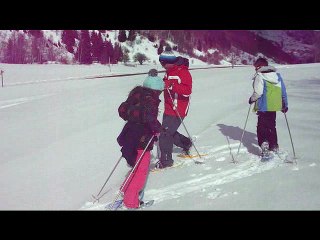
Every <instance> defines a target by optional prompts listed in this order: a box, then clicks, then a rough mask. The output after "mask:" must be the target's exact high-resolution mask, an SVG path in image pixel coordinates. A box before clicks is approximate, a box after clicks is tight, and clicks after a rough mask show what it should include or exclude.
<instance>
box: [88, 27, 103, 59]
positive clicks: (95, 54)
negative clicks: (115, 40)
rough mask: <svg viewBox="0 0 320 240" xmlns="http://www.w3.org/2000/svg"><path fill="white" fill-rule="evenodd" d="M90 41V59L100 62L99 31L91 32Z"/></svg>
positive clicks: (100, 43)
mask: <svg viewBox="0 0 320 240" xmlns="http://www.w3.org/2000/svg"><path fill="white" fill-rule="evenodd" d="M91 42H92V59H93V60H94V61H99V62H101V52H102V48H103V40H102V36H101V33H100V32H99V33H96V32H92V35H91Z"/></svg>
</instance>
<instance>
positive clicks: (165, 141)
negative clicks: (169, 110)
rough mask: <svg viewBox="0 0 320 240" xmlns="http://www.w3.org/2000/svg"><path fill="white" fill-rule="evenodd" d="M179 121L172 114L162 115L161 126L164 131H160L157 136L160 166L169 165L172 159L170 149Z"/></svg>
mask: <svg viewBox="0 0 320 240" xmlns="http://www.w3.org/2000/svg"><path fill="white" fill-rule="evenodd" d="M180 124H181V122H180V119H179V118H177V117H174V116H169V115H165V114H164V115H163V120H162V127H163V128H165V129H166V131H164V132H162V133H161V134H160V137H159V146H160V151H161V154H160V164H161V165H162V167H166V166H171V165H172V164H173V160H172V149H173V144H174V137H173V136H174V134H175V133H176V131H177V129H178V128H179V126H180Z"/></svg>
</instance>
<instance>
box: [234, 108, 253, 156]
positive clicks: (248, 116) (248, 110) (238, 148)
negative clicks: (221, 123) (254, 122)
mask: <svg viewBox="0 0 320 240" xmlns="http://www.w3.org/2000/svg"><path fill="white" fill-rule="evenodd" d="M250 109H251V104H250V106H249V110H248V114H247V119H246V122H245V124H244V128H243V132H242V135H241V139H240V143H239V147H238V152H237V155H238V154H239V150H240V146H241V142H242V138H243V135H244V131H245V129H246V126H247V122H248V118H249V113H250Z"/></svg>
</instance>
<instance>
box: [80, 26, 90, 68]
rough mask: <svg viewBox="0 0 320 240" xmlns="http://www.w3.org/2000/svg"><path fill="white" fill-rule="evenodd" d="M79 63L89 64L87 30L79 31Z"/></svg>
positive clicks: (88, 36) (88, 37) (88, 35)
mask: <svg viewBox="0 0 320 240" xmlns="http://www.w3.org/2000/svg"><path fill="white" fill-rule="evenodd" d="M78 51H79V62H80V64H91V63H92V55H91V41H90V34H89V31H88V30H81V38H80V43H79V49H78Z"/></svg>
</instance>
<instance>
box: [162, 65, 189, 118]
mask: <svg viewBox="0 0 320 240" xmlns="http://www.w3.org/2000/svg"><path fill="white" fill-rule="evenodd" d="M163 81H171V82H172V83H173V85H172V89H171V90H169V91H170V93H171V97H172V98H173V102H174V105H173V104H172V99H171V98H170V95H169V93H168V90H167V89H164V113H165V114H167V115H172V116H177V114H176V112H175V110H174V109H176V110H177V111H178V112H179V114H180V117H185V116H187V114H188V110H189V104H190V95H191V93H192V77H191V74H190V72H189V70H188V67H187V66H185V65H179V66H177V65H175V66H173V67H172V68H171V69H169V70H167V72H166V74H165V76H164V78H163Z"/></svg>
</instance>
